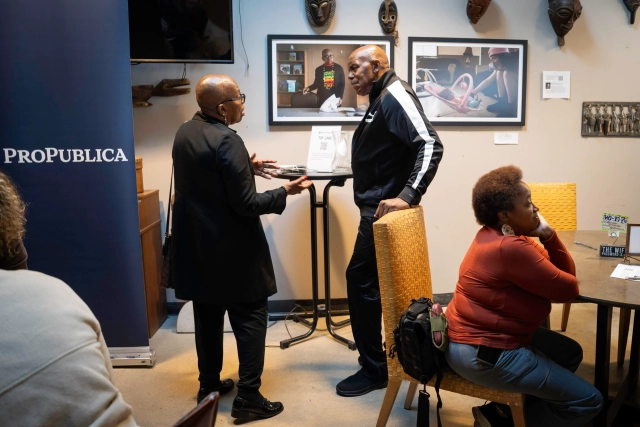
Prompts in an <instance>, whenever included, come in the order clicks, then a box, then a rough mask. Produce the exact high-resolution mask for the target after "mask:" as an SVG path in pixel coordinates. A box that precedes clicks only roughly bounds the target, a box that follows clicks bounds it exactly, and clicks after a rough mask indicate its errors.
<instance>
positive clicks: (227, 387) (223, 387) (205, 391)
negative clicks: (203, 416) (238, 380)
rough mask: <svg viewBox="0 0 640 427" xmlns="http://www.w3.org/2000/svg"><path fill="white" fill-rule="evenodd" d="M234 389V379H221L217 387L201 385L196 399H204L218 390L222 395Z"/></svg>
mask: <svg viewBox="0 0 640 427" xmlns="http://www.w3.org/2000/svg"><path fill="white" fill-rule="evenodd" d="M232 389H233V380H232V379H231V378H227V379H226V380H222V381H220V384H219V385H217V386H215V387H209V386H204V385H200V390H198V395H197V396H196V400H197V401H198V403H200V402H201V401H202V399H204V398H205V397H207V396H208V395H209V394H211V393H213V392H214V391H217V392H218V393H220V396H222V395H223V394H225V393H229V392H230V391H231V390H232Z"/></svg>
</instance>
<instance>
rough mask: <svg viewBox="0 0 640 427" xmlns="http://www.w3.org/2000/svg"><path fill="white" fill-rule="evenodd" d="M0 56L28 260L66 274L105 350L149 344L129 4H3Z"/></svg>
mask: <svg viewBox="0 0 640 427" xmlns="http://www.w3.org/2000/svg"><path fill="white" fill-rule="evenodd" d="M0 58H2V59H1V61H2V66H0V87H2V95H0V169H2V170H3V171H5V172H6V173H7V174H8V175H10V176H11V177H12V178H13V180H14V181H15V182H16V183H17V185H18V187H19V188H20V191H21V194H22V196H23V198H24V199H25V201H26V202H27V204H28V208H27V234H26V237H25V246H26V248H27V252H28V253H29V260H28V265H29V268H30V269H31V270H36V271H41V272H43V273H46V274H50V275H52V276H55V277H58V278H60V279H62V280H63V281H65V282H66V283H68V284H69V285H70V286H71V287H72V288H73V289H74V290H75V291H76V293H78V295H80V297H81V298H82V299H83V300H84V301H85V302H86V303H87V305H89V307H90V308H91V310H93V312H94V314H95V315H96V317H97V318H98V320H99V321H100V324H101V325H102V329H103V331H104V335H105V340H106V342H107V345H108V346H109V347H141V346H148V345H149V339H148V332H147V318H146V307H145V295H144V281H143V272H142V254H141V248H140V228H139V222H138V201H137V195H136V184H135V161H134V148H133V114H132V105H131V69H130V63H129V33H128V16H127V2H125V1H111V0H92V1H86V2H82V1H77V0H75V1H71V0H50V1H35V0H20V1H13V2H3V8H2V14H0Z"/></svg>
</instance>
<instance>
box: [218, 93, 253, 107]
mask: <svg viewBox="0 0 640 427" xmlns="http://www.w3.org/2000/svg"><path fill="white" fill-rule="evenodd" d="M246 99H247V97H246V95H245V94H244V93H241V94H240V96H238V97H237V98H229V99H225V100H224V101H222V102H221V103H220V104H224V103H225V102H231V101H238V100H240V101H241V104H244V101H245V100H246ZM220 104H218V105H220Z"/></svg>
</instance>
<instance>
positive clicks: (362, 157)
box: [336, 45, 443, 396]
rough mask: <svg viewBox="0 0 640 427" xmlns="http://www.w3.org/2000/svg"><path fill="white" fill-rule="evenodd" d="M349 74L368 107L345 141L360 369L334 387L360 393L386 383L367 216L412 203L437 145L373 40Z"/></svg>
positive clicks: (350, 279)
mask: <svg viewBox="0 0 640 427" xmlns="http://www.w3.org/2000/svg"><path fill="white" fill-rule="evenodd" d="M349 80H351V84H352V86H353V87H354V89H355V90H356V92H357V93H358V95H360V96H365V95H369V108H368V109H367V112H366V113H365V117H364V119H363V120H362V121H361V122H360V125H359V126H358V128H357V129H356V131H355V132H354V134H353V141H352V164H351V166H352V170H353V190H354V199H355V203H356V205H357V206H358V208H360V224H359V226H358V237H357V238H356V243H355V247H354V250H353V255H352V257H351V261H350V262H349V266H348V268H347V273H346V275H347V297H348V301H349V313H350V315H351V326H352V330H353V338H354V340H355V342H356V346H357V347H358V352H359V353H360V357H359V361H360V364H361V365H362V369H360V370H359V371H358V372H357V373H355V374H354V375H351V376H350V377H348V378H346V379H345V380H343V381H341V382H340V383H339V384H338V385H337V386H336V392H337V393H338V394H339V395H340V396H361V395H363V394H366V393H369V392H370V391H373V390H376V389H380V388H384V387H386V386H387V382H388V375H387V358H386V355H385V352H384V350H383V348H382V331H381V329H382V328H381V322H382V304H381V302H380V284H379V282H378V268H377V264H376V252H375V246H374V242H373V223H374V221H376V219H377V218H382V217H383V216H384V215H386V214H387V213H389V212H393V211H396V210H401V209H408V208H409V207H410V206H411V205H417V204H419V203H420V200H421V198H422V195H423V194H424V193H425V192H426V191H427V187H428V186H429V184H430V183H431V181H432V180H433V177H434V176H435V174H436V170H437V169H438V164H439V163H440V159H441V158H442V151H443V150H442V144H441V143H440V139H439V138H438V134H437V133H436V131H435V130H434V129H433V127H432V126H431V123H429V121H428V120H427V117H426V116H425V115H424V112H423V111H422V105H421V104H420V101H419V100H418V97H417V95H416V94H415V92H414V91H413V89H411V87H410V86H409V85H408V84H407V83H406V82H404V81H402V80H400V78H399V77H398V76H397V75H396V73H395V72H394V71H393V70H392V69H390V68H389V59H388V58H387V55H386V53H385V52H384V50H382V49H381V48H380V47H378V46H374V45H370V46H364V47H361V48H359V49H356V50H355V51H353V53H352V54H351V56H350V57H349Z"/></svg>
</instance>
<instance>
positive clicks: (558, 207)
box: [527, 182, 578, 331]
mask: <svg viewBox="0 0 640 427" xmlns="http://www.w3.org/2000/svg"><path fill="white" fill-rule="evenodd" d="M527 185H529V188H530V189H531V200H532V201H533V203H535V204H536V206H538V209H540V213H541V214H542V215H543V216H544V218H545V219H546V220H547V222H548V223H549V225H551V226H552V227H553V228H555V229H556V230H557V231H573V230H576V229H577V228H578V220H577V217H578V215H577V213H576V183H575V182H557V183H556V182H533V183H531V182H528V183H527ZM570 311H571V303H570V302H566V303H564V304H563V306H562V322H561V323H560V329H562V331H566V330H567V324H568V323H569V312H570Z"/></svg>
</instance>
